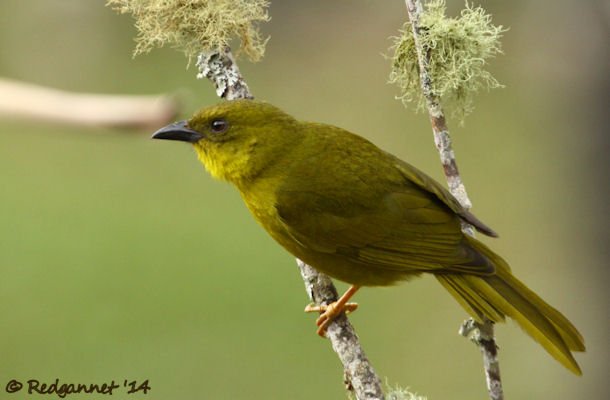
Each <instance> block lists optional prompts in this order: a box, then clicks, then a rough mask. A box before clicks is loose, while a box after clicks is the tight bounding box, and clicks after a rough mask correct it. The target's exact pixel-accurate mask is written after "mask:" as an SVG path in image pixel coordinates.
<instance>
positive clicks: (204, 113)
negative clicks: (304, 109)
mask: <svg viewBox="0 0 610 400" xmlns="http://www.w3.org/2000/svg"><path fill="white" fill-rule="evenodd" d="M153 138H155V139H169V140H180V141H184V142H189V143H192V145H193V146H194V148H195V151H196V153H197V155H198V157H199V160H200V161H201V162H202V163H203V165H204V166H205V168H206V169H207V170H208V171H209V172H210V174H212V176H214V177H216V178H219V179H222V180H226V181H229V182H230V183H232V184H233V185H235V187H236V188H237V189H238V190H239V192H240V194H241V196H242V198H243V200H244V202H245V203H246V205H247V207H248V209H249V210H250V212H251V213H252V215H253V216H254V218H255V219H256V220H257V221H258V223H259V224H260V225H261V226H262V227H263V228H265V230H266V231H267V232H268V233H269V234H270V235H271V236H272V237H273V239H275V240H276V241H277V242H278V243H279V244H280V245H282V246H283V247H284V248H285V249H286V250H288V251H289V252H290V253H292V254H293V255H294V256H296V257H297V258H299V259H301V260H302V261H304V262H305V263H307V264H309V265H311V266H313V267H314V268H316V269H317V270H319V271H320V272H323V273H325V274H327V275H329V276H331V277H333V278H336V279H339V280H342V281H344V282H347V283H349V284H351V285H352V287H351V288H350V290H348V292H347V293H346V294H345V295H344V296H342V297H341V298H340V299H339V301H338V303H336V304H333V305H331V306H330V307H327V308H326V309H324V308H322V309H321V310H322V311H326V312H325V313H324V314H322V316H321V317H320V318H319V320H318V325H319V326H320V327H321V331H319V333H322V334H323V332H324V329H325V327H326V325H327V324H328V323H329V321H330V320H332V318H333V317H334V316H335V315H336V314H337V313H338V312H341V311H342V310H345V309H348V310H351V309H353V308H355V306H354V305H353V303H347V304H346V302H347V300H348V299H349V297H351V295H352V294H353V293H355V292H356V290H357V289H358V288H360V287H361V286H386V285H391V284H394V283H396V282H399V281H404V280H409V279H411V278H413V277H415V276H418V275H420V274H422V273H429V274H432V275H434V277H435V278H436V279H437V280H438V281H439V282H440V283H441V284H442V285H443V287H445V289H447V290H448V291H449V293H451V295H453V297H454V298H455V299H456V300H457V301H458V302H459V304H460V305H461V306H462V307H463V308H464V309H465V310H466V311H467V312H468V313H469V314H470V315H471V316H472V317H473V318H475V319H476V320H477V321H484V320H489V321H492V322H501V321H504V319H505V317H506V316H508V317H510V318H512V319H514V320H515V321H516V322H517V323H518V324H519V325H520V326H521V327H522V328H523V329H524V330H525V332H527V333H528V334H529V335H530V336H531V337H532V338H533V339H534V340H536V341H537V342H538V343H540V344H541V345H542V346H543V347H544V348H545V349H546V350H547V351H548V352H549V353H550V354H551V355H552V356H553V357H554V358H555V359H557V361H559V362H560V363H561V364H563V365H564V366H565V367H566V368H568V369H569V370H570V371H572V372H574V373H575V374H578V375H580V374H581V370H580V368H579V366H578V364H577V362H576V360H575V359H574V357H573V355H572V351H584V350H585V345H584V339H583V337H582V336H581V334H580V333H579V332H578V330H577V329H576V328H575V327H574V325H572V323H571V322H570V321H569V320H568V319H567V318H566V317H564V316H563V315H562V314H561V313H560V312H559V311H557V310H556V309H555V308H553V307H551V306H550V305H548V304H547V303H546V302H545V301H544V300H542V299H541V298H540V297H539V296H538V295H536V294H535V293H534V292H533V291H531V290H530V289H528V288H527V286H525V285H524V284H523V283H521V282H520V281H519V280H518V279H517V278H515V277H514V276H513V274H512V273H511V271H510V267H509V266H508V264H507V263H506V261H504V260H503V259H502V258H501V257H500V256H499V255H497V254H496V253H494V252H493V251H492V250H490V249H489V248H488V247H487V246H485V245H484V244H482V243H481V242H479V241H477V240H476V239H474V238H472V237H470V236H468V235H465V234H464V233H463V232H462V229H461V222H466V223H468V224H471V225H473V226H474V227H475V228H476V229H477V230H478V231H479V232H481V233H483V234H486V235H488V236H497V235H496V234H495V232H494V231H493V230H492V229H490V228H489V227H488V226H486V225H485V224H483V223H482V222H481V221H479V220H478V219H477V218H476V217H475V216H474V215H473V214H471V213H470V212H469V211H467V210H466V209H464V208H463V207H462V206H461V205H460V203H459V202H458V201H457V200H456V199H455V198H454V197H453V196H452V195H451V194H450V193H449V192H448V191H447V190H446V189H445V188H444V187H443V186H442V185H440V184H439V183H437V182H436V181H434V180H433V179H432V178H430V177H428V176H427V175H426V174H424V173H423V172H421V171H419V170H418V169H416V168H415V167H413V166H411V165H409V164H408V163H406V162H404V161H402V160H400V159H398V158H397V157H395V156H393V155H391V154H389V153H387V152H385V151H383V150H381V149H379V148H378V147H377V146H375V145H374V144H372V143H371V142H369V141H368V140H366V139H364V138H362V137H360V136H358V135H355V134H353V133H350V132H348V131H346V130H343V129H341V128H338V127H335V126H332V125H326V124H320V123H312V122H303V121H298V120H296V119H295V118H293V117H292V116H290V115H288V114H286V113H285V112H283V111H282V110H280V109H278V108H277V107H275V106H273V105H271V104H268V103H265V102H260V101H254V100H234V101H227V102H224V103H221V104H218V105H215V106H212V107H207V108H203V109H202V110H200V111H198V112H197V113H195V115H194V116H193V117H192V118H191V119H190V120H188V121H181V122H177V123H175V124H172V125H169V126H167V127H165V128H162V129H160V130H158V131H157V132H156V133H155V134H154V135H153ZM318 310H320V309H318Z"/></svg>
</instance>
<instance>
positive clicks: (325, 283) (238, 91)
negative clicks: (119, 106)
mask: <svg viewBox="0 0 610 400" xmlns="http://www.w3.org/2000/svg"><path fill="white" fill-rule="evenodd" d="M197 67H198V68H199V71H200V72H199V74H198V75H197V77H198V78H203V77H206V78H208V79H209V80H210V81H212V83H213V84H214V85H215V86H216V94H217V95H218V96H219V97H220V98H223V99H226V100H235V99H243V98H247V99H252V98H254V96H252V93H251V92H250V90H249V88H248V85H247V84H246V82H245V80H244V78H243V76H242V75H241V73H240V72H239V68H238V67H237V64H236V63H235V59H234V58H233V55H232V54H231V49H230V48H228V47H226V48H223V49H221V50H218V51H212V52H206V53H201V54H200V55H199V57H198V58H197ZM297 265H298V267H299V270H300V272H301V276H302V278H303V281H304V282H305V289H306V290H307V294H308V295H309V297H310V298H311V300H312V301H313V302H315V303H316V304H318V305H321V304H325V305H327V304H330V303H332V302H333V301H336V300H337V297H338V295H337V289H336V288H335V286H334V285H333V283H332V281H331V280H330V278H329V277H328V276H326V275H324V274H321V273H319V272H318V271H316V270H315V269H314V268H312V267H310V266H309V265H307V264H305V263H304V262H302V261H301V260H298V259H297ZM326 336H327V337H328V339H329V340H330V342H331V345H332V348H333V350H334V351H335V353H337V356H338V357H339V359H340V360H341V363H342V364H343V368H344V371H345V380H346V382H345V383H346V387H347V388H348V390H350V391H352V392H353V393H354V395H355V396H356V398H357V399H358V400H381V399H383V398H384V395H383V391H382V389H381V381H380V380H379V377H377V375H376V374H375V372H374V370H373V367H372V366H371V364H370V362H369V360H368V359H367V357H366V355H365V354H364V350H363V349H362V347H361V346H360V341H359V339H358V335H356V332H355V330H354V328H353V326H352V325H351V324H350V322H349V320H348V319H347V317H346V316H345V315H340V316H339V317H338V318H336V319H335V320H333V322H332V323H331V324H330V325H329V326H328V329H327V331H326Z"/></svg>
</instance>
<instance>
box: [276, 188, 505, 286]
mask: <svg viewBox="0 0 610 400" xmlns="http://www.w3.org/2000/svg"><path fill="white" fill-rule="evenodd" d="M377 183H378V182H377ZM388 186H389V190H388ZM357 193H359V194H358V196H354V193H353V192H350V191H345V190H341V189H340V188H337V189H336V190H333V189H332V188H330V187H325V188H319V190H317V189H316V188H315V187H310V188H303V187H301V188H283V189H280V190H279V191H278V193H277V204H276V209H277V212H278V215H279V217H280V219H281V222H282V223H283V225H284V227H285V230H286V232H287V233H288V234H289V235H290V236H292V237H293V239H294V240H295V241H296V242H298V243H299V244H300V245H301V246H304V247H306V248H308V249H309V250H313V251H317V252H322V253H330V254H338V255H341V256H344V257H347V258H349V259H352V260H353V261H354V262H360V263H364V264H367V265H370V266H371V267H377V268H382V269H392V270H398V271H405V272H411V271H414V272H415V271H429V272H432V271H434V272H441V271H446V272H448V273H450V272H468V273H472V274H489V273H493V271H494V267H493V265H492V264H491V263H490V261H489V260H487V259H486V258H485V257H484V256H482V255H481V254H479V253H478V252H477V251H476V250H474V249H472V248H471V247H470V246H469V245H468V243H467V242H466V241H465V240H464V238H463V234H462V232H461V227H460V218H459V217H458V216H457V215H456V213H455V212H454V211H453V210H451V209H450V208H449V207H448V206H447V205H446V204H445V203H444V202H443V201H440V200H439V199H438V198H437V197H436V195H434V194H433V193H430V192H428V191H426V190H422V188H421V187H420V186H419V185H414V184H413V183H411V182H405V183H404V184H401V185H394V186H392V185H388V184H385V185H384V184H381V185H376V184H374V183H372V184H371V187H370V190H368V191H366V192H365V193H361V192H357Z"/></svg>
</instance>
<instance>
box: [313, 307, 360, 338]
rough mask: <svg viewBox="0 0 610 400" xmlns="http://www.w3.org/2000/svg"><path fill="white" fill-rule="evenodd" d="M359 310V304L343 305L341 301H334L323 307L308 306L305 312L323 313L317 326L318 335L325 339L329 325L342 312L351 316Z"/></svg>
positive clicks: (317, 321)
mask: <svg viewBox="0 0 610 400" xmlns="http://www.w3.org/2000/svg"><path fill="white" fill-rule="evenodd" d="M357 308H358V303H343V304H341V302H340V301H333V302H332V303H330V304H329V305H321V306H316V305H313V304H308V305H307V306H306V307H305V312H308V313H309V312H319V313H321V314H320V316H319V317H318V319H317V320H316V325H317V326H318V330H317V333H318V335H320V336H322V337H325V336H326V329H327V328H328V325H330V323H331V322H332V321H333V320H334V319H335V318H337V316H338V315H339V314H341V313H342V312H345V313H346V314H349V313H351V312H353V311H356V309H357Z"/></svg>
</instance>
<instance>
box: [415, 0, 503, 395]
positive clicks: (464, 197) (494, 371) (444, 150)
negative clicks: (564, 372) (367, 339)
mask: <svg viewBox="0 0 610 400" xmlns="http://www.w3.org/2000/svg"><path fill="white" fill-rule="evenodd" d="M405 3H406V6H407V11H408V12H409V19H410V21H411V30H412V32H413V38H414V40H415V48H416V51H417V58H418V61H419V77H420V83H421V88H422V92H423V94H424V97H425V98H426V106H427V108H428V114H429V116H430V123H431V124H432V132H433V134H434V143H435V144H436V148H437V150H438V152H439V155H440V159H441V163H442V165H443V171H444V173H445V178H446V179H447V185H448V186H449V190H450V191H451V194H453V196H455V198H456V199H458V201H459V202H460V204H462V206H463V207H464V208H466V209H470V208H471V207H472V203H471V202H470V199H469V198H468V194H467V192H466V188H465V186H464V183H463V182H462V178H461V177H460V173H459V171H458V167H457V162H456V160H455V153H454V152H453V148H452V147H451V136H450V135H449V128H448V127H447V122H446V121H445V115H444V113H443V109H442V107H441V104H440V100H439V99H438V98H437V97H436V96H435V95H434V93H433V91H432V82H431V79H430V75H429V69H428V64H429V52H430V51H433V50H431V49H429V48H423V46H422V45H421V41H420V32H421V29H422V28H421V26H420V17H421V15H422V12H423V7H422V4H421V2H420V1H419V0H405ZM462 229H463V230H464V232H465V233H467V234H468V235H471V236H474V229H473V228H472V226H471V225H469V224H466V223H463V224H462ZM460 333H461V334H462V335H464V336H471V338H472V340H473V341H474V342H475V344H476V345H477V346H478V347H479V349H480V350H481V353H482V355H483V366H484V369H485V378H486V381H487V391H488V392H489V397H490V399H492V400H502V399H503V398H504V395H503V392H502V380H501V378H500V363H499V361H498V357H497V356H498V349H497V345H496V342H495V339H494V330H493V323H492V322H491V321H485V322H484V323H482V324H480V323H478V322H476V321H474V320H472V319H470V320H468V321H466V322H465V323H464V324H463V325H462V327H461V328H460Z"/></svg>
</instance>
